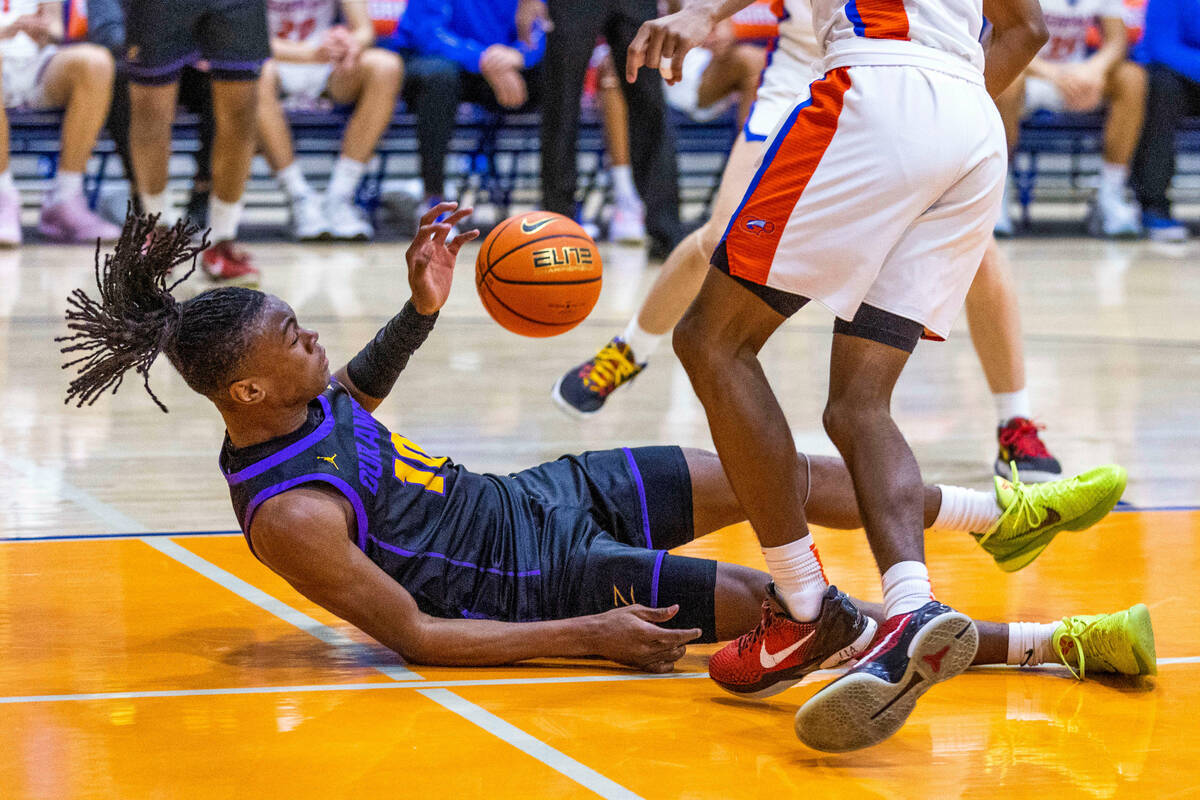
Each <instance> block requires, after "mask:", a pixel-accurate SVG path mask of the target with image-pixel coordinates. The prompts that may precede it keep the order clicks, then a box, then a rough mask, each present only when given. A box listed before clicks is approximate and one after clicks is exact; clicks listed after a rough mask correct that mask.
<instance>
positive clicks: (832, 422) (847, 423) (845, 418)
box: [821, 396, 868, 450]
mask: <svg viewBox="0 0 1200 800" xmlns="http://www.w3.org/2000/svg"><path fill="white" fill-rule="evenodd" d="M866 413H868V410H867V409H866V408H865V407H864V406H863V405H862V404H860V403H859V400H858V398H853V397H848V396H843V397H837V398H834V397H831V398H829V401H828V402H827V403H826V404H825V411H824V412H823V413H822V414H821V424H822V425H823V426H824V427H825V433H826V434H828V435H829V441H831V442H833V443H834V445H835V446H836V447H837V448H838V449H839V450H841V449H842V448H843V445H844V444H845V443H848V442H849V441H851V439H852V438H853V436H854V433H855V431H857V430H861V429H862V427H863V423H864V419H863V417H864V415H865V414H866Z"/></svg>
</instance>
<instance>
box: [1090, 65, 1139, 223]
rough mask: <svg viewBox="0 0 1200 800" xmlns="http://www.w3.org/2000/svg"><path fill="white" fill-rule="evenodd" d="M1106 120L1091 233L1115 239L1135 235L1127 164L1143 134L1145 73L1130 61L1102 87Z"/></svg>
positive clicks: (1134, 218) (1135, 217) (1113, 72)
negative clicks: (1106, 110)
mask: <svg viewBox="0 0 1200 800" xmlns="http://www.w3.org/2000/svg"><path fill="white" fill-rule="evenodd" d="M1104 98H1105V100H1106V101H1107V102H1108V119H1107V120H1106V121H1105V123H1104V164H1103V166H1102V167H1101V170H1100V186H1099V189H1098V191H1097V193H1096V208H1095V211H1096V213H1095V214H1094V215H1093V217H1092V222H1091V226H1090V227H1091V232H1092V233H1093V234H1096V235H1102V236H1114V235H1123V234H1126V233H1130V234H1136V233H1137V232H1138V221H1137V211H1136V210H1135V209H1134V208H1133V206H1132V205H1130V203H1129V202H1128V201H1127V200H1126V199H1125V187H1126V184H1127V183H1128V182H1129V163H1130V161H1131V160H1132V159H1133V151H1134V148H1136V147H1137V143H1138V136H1139V134H1140V133H1141V131H1142V117H1143V114H1144V112H1145V109H1146V71H1145V69H1143V68H1142V66H1141V65H1140V64H1135V63H1133V62H1132V61H1122V62H1120V63H1118V64H1117V65H1116V66H1115V67H1113V69H1112V70H1111V71H1110V72H1109V73H1108V76H1107V80H1106V81H1105V86H1104Z"/></svg>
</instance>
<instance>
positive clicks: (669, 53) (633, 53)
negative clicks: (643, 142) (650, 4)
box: [625, 0, 754, 83]
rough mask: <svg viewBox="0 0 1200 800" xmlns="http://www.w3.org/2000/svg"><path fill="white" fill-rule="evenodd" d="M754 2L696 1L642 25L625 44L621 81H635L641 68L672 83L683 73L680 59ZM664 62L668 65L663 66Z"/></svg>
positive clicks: (740, 0) (732, 0)
mask: <svg viewBox="0 0 1200 800" xmlns="http://www.w3.org/2000/svg"><path fill="white" fill-rule="evenodd" d="M753 2H754V0H696V2H692V3H687V4H686V5H684V6H683V8H681V9H680V10H679V11H677V12H675V13H674V14H668V15H666V16H665V17H659V18H658V19H652V20H650V21H648V22H643V23H642V27H641V28H639V29H638V32H637V36H635V37H633V41H632V42H630V43H629V51H628V55H627V60H626V62H625V79H626V80H628V81H629V82H630V83H633V82H634V81H636V80H637V74H638V70H639V69H641V68H642V67H647V68H649V69H657V70H659V71H660V72H661V73H662V75H663V77H664V78H666V79H667V81H668V82H670V83H674V82H676V81H678V80H679V78H680V76H681V75H682V74H683V57H684V56H686V55H687V53H688V51H689V50H691V49H692V48H693V47H696V46H698V45H700V44H701V43H702V42H703V41H704V40H705V39H706V38H708V34H709V33H710V32H711V31H712V29H713V26H715V25H716V24H717V23H718V22H720V21H721V20H723V19H727V18H729V17H731V16H733V15H734V14H736V13H737V12H738V11H741V10H742V9H743V8H745V7H746V6H748V5H750V4H751V3H753ZM664 61H667V62H669V63H668V64H665V65H664V63H663V62H664Z"/></svg>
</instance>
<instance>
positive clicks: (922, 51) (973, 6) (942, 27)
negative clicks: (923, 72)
mask: <svg viewBox="0 0 1200 800" xmlns="http://www.w3.org/2000/svg"><path fill="white" fill-rule="evenodd" d="M813 28H814V29H815V30H816V32H817V38H818V39H819V40H820V41H821V42H822V43H823V45H824V47H825V51H826V57H825V63H824V69H825V70H830V69H834V68H835V67H848V66H855V65H869V64H878V65H896V64H909V65H914V66H927V67H930V68H932V69H940V70H942V71H943V72H950V73H952V74H956V75H959V76H961V77H965V78H968V79H970V80H974V81H982V80H983V78H982V75H983V47H982V45H981V44H980V41H979V40H980V36H981V35H982V32H983V2H982V0H813Z"/></svg>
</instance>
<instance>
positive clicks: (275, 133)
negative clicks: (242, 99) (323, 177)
mask: <svg viewBox="0 0 1200 800" xmlns="http://www.w3.org/2000/svg"><path fill="white" fill-rule="evenodd" d="M277 63H278V62H276V61H275V60H274V59H272V60H270V61H268V62H266V63H265V64H263V70H262V75H261V76H260V77H259V80H258V117H257V119H258V139H259V142H260V143H261V144H262V151H263V155H264V156H265V157H266V159H267V164H269V165H270V167H271V171H272V172H274V173H275V177H276V179H277V180H278V181H279V183H280V185H281V186H282V187H283V191H284V192H285V193H286V194H287V197H288V207H289V209H290V211H291V223H292V235H293V236H294V237H295V238H296V239H298V240H300V241H310V240H313V239H324V238H327V237H328V235H329V230H328V227H327V226H326V224H325V219H324V215H323V214H322V213H321V203H320V198H319V197H318V196H317V193H316V192H314V191H313V189H312V187H311V186H309V184H308V180H307V179H306V178H305V177H304V172H303V171H302V170H301V169H300V164H298V163H297V162H296V151H295V147H294V146H293V143H292V131H291V128H290V127H289V126H288V121H287V114H286V113H285V112H284V109H283V103H282V102H281V101H280V99H279V92H280V82H279V70H278V67H277Z"/></svg>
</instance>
